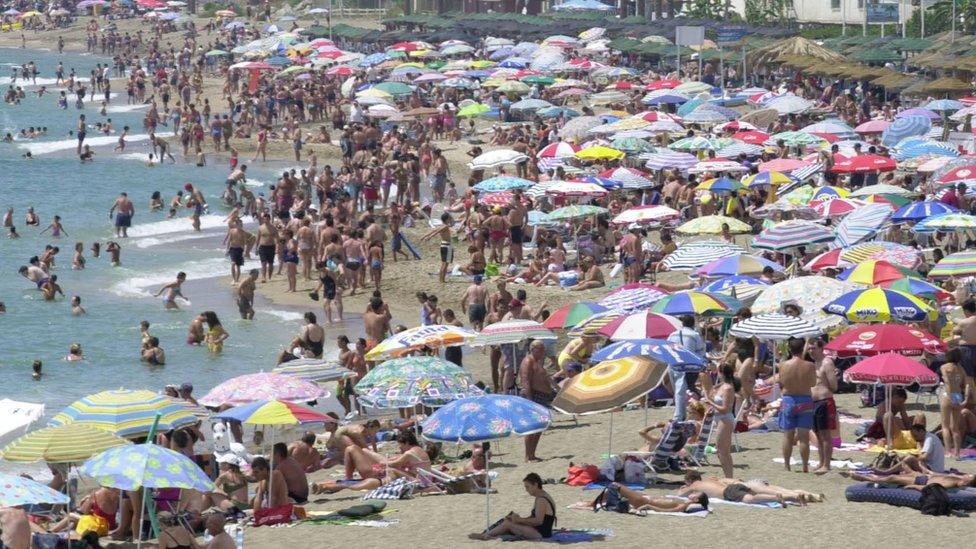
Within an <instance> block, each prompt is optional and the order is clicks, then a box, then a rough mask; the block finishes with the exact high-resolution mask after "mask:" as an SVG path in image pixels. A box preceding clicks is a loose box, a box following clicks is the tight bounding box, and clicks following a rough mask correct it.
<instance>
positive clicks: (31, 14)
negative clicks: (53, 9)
mask: <svg viewBox="0 0 976 549" xmlns="http://www.w3.org/2000/svg"><path fill="white" fill-rule="evenodd" d="M38 15H43V14H42V13H41V12H39V11H34V10H31V11H25V12H24V13H22V14H20V18H21V19H25V18H27V17H37V16H38Z"/></svg>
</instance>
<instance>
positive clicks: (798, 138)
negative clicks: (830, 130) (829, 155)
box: [769, 132, 824, 147]
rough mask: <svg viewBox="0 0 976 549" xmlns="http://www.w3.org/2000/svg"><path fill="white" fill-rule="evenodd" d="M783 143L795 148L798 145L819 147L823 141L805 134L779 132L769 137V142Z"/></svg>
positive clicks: (820, 138)
mask: <svg viewBox="0 0 976 549" xmlns="http://www.w3.org/2000/svg"><path fill="white" fill-rule="evenodd" d="M780 140H782V141H783V144H785V145H787V146H789V147H796V146H800V145H804V146H805V145H819V144H820V143H823V141H824V139H823V138H822V137H818V136H816V135H813V134H810V133H807V132H780V133H777V134H773V135H771V136H769V141H772V142H774V143H775V142H779V141H780Z"/></svg>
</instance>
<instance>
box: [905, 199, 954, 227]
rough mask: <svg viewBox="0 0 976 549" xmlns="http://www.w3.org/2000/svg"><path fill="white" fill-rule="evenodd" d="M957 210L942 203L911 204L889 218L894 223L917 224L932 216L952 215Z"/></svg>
mask: <svg viewBox="0 0 976 549" xmlns="http://www.w3.org/2000/svg"><path fill="white" fill-rule="evenodd" d="M956 211H958V210H956V209H955V208H953V207H952V206H950V205H948V204H944V203H942V202H934V201H930V200H928V201H925V202H912V203H911V204H908V205H906V206H902V207H901V208H898V210H896V211H895V213H894V214H892V216H891V221H892V222H894V223H917V222H919V221H922V220H924V219H927V218H929V217H932V216H936V215H942V214H947V213H954V212H956Z"/></svg>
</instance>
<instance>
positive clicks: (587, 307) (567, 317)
mask: <svg viewBox="0 0 976 549" xmlns="http://www.w3.org/2000/svg"><path fill="white" fill-rule="evenodd" d="M607 310H608V309H607V308H606V307H604V306H603V305H599V304H596V303H590V302H588V301H581V302H579V303H570V304H569V305H564V306H563V307H560V308H559V309H556V310H555V311H554V312H553V313H552V314H551V315H549V318H547V319H546V320H545V322H543V323H542V325H543V326H545V327H546V328H549V329H550V330H568V329H570V328H572V327H573V326H576V325H577V324H579V323H580V322H582V321H584V320H586V319H587V318H589V317H591V316H593V315H595V314H597V313H602V312H605V311H607Z"/></svg>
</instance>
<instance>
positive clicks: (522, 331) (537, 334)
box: [471, 320, 556, 347]
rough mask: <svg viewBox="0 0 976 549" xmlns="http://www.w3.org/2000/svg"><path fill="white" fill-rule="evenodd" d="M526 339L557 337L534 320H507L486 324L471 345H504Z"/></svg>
mask: <svg viewBox="0 0 976 549" xmlns="http://www.w3.org/2000/svg"><path fill="white" fill-rule="evenodd" d="M526 339H556V334H554V333H553V332H552V331H551V330H549V329H548V328H546V327H545V326H543V325H542V324H540V323H538V322H536V321H534V320H506V321H504V322H496V323H494V324H489V325H488V326H485V328H484V329H483V330H481V333H480V334H478V337H477V338H476V339H475V340H474V341H473V342H472V343H471V345H472V346H474V347H480V346H484V345H504V344H506V343H518V342H520V341H525V340H526Z"/></svg>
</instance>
